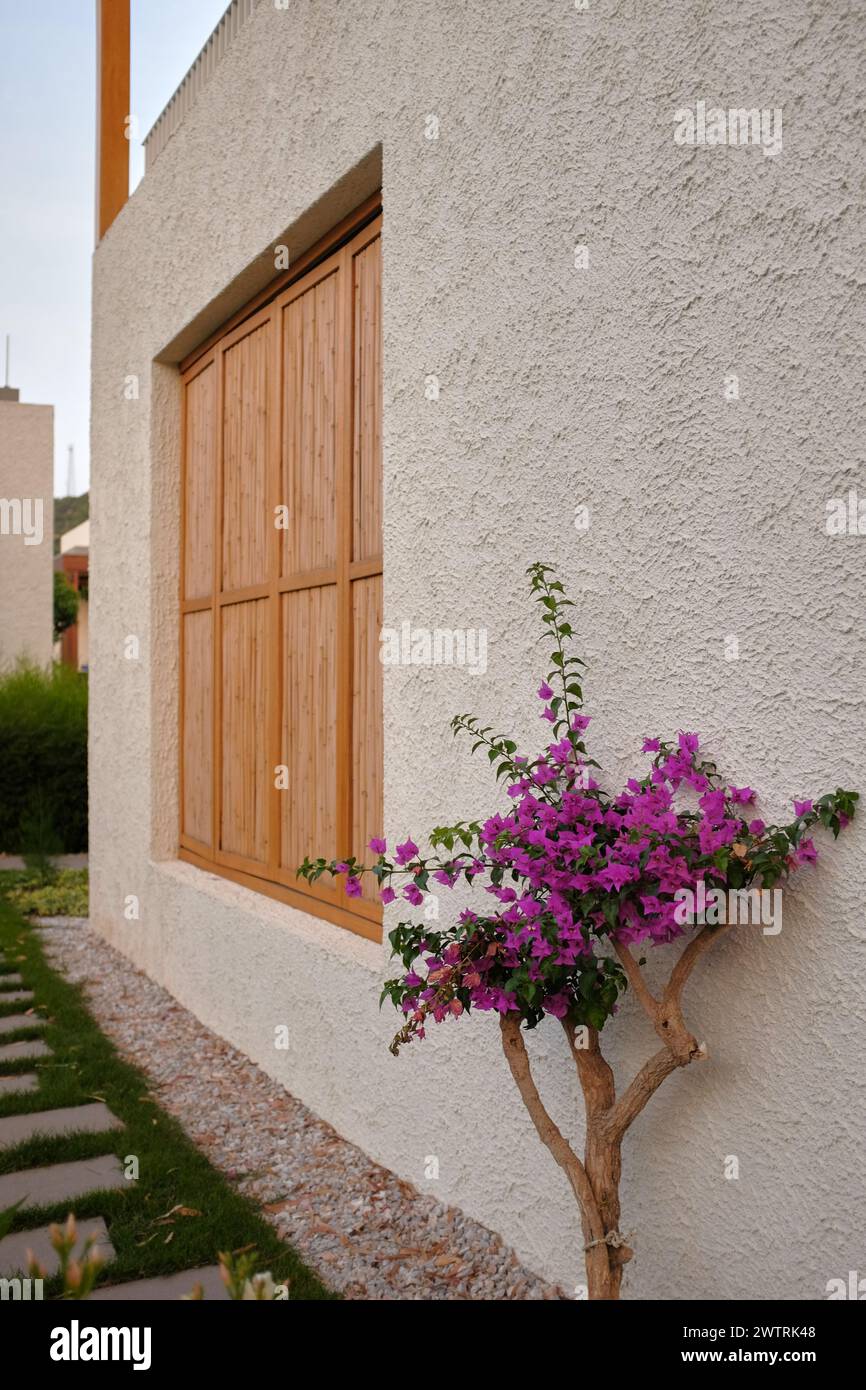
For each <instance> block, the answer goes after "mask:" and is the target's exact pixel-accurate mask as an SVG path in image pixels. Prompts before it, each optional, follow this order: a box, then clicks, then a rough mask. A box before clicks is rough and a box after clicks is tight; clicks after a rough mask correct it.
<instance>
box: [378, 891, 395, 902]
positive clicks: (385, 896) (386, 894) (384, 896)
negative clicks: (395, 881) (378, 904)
mask: <svg viewBox="0 0 866 1390" xmlns="http://www.w3.org/2000/svg"><path fill="white" fill-rule="evenodd" d="M396 896H397V894H396V893H395V892H394V889H393V888H383V889H382V891H381V893H380V894H379V897H380V898H381V900H382V902H383V903H392V902H393V901H394V899H395V898H396Z"/></svg>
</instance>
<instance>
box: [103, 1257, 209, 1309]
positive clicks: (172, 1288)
mask: <svg viewBox="0 0 866 1390" xmlns="http://www.w3.org/2000/svg"><path fill="white" fill-rule="evenodd" d="M196 1284H201V1286H202V1292H203V1293H204V1296H205V1301H206V1302H210V1301H211V1300H212V1299H216V1298H220V1299H227V1298H228V1291H227V1289H226V1286H225V1284H224V1283H223V1281H222V1279H221V1278H220V1272H219V1265H203V1266H202V1267H201V1268H200V1269H182V1270H181V1271H180V1273H179V1274H166V1275H164V1276H163V1277H162V1278H161V1279H133V1281H132V1282H131V1283H129V1284H110V1285H109V1286H108V1288H105V1289H97V1291H96V1293H92V1294H91V1295H90V1298H89V1299H87V1300H86V1302H88V1303H90V1302H101V1303H112V1302H114V1303H126V1302H130V1303H137V1302H139V1301H140V1300H147V1301H149V1302H151V1303H155V1302H169V1301H171V1302H175V1301H176V1300H177V1299H180V1298H183V1296H184V1294H188V1293H192V1291H193V1289H194V1288H195V1286H196Z"/></svg>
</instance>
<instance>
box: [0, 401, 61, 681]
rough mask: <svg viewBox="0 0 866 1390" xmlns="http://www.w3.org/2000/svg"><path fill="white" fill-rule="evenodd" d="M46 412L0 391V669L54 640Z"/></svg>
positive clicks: (50, 444)
mask: <svg viewBox="0 0 866 1390" xmlns="http://www.w3.org/2000/svg"><path fill="white" fill-rule="evenodd" d="M53 499H54V407H53V406H51V405H25V404H22V402H21V401H20V400H19V399H18V392H17V390H15V388H14V387H11V386H3V387H0V670H2V669H4V668H5V667H8V666H11V665H12V664H13V663H14V662H15V661H16V660H17V659H18V658H19V657H26V658H27V659H28V660H30V661H33V662H36V663H37V664H38V665H39V666H48V665H49V663H50V661H51V653H52V647H53V642H54V627H53V611H54V580H53V576H52V554H51V552H52V540H53V535H54V500H53Z"/></svg>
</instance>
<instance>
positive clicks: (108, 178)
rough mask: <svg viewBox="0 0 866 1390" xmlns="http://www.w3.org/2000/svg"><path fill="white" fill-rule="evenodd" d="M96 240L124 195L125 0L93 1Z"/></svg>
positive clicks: (126, 107)
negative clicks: (94, 37)
mask: <svg viewBox="0 0 866 1390" xmlns="http://www.w3.org/2000/svg"><path fill="white" fill-rule="evenodd" d="M96 73H97V76H96V239H97V241H101V240H102V238H103V237H104V236H105V233H106V232H107V231H108V228H109V227H110V226H111V224H112V222H113V221H114V219H115V217H116V216H117V214H118V213H119V212H120V209H121V208H122V207H123V205H124V203H125V202H126V200H127V198H128V197H129V140H128V138H127V130H126V122H127V118H128V116H129V0H96Z"/></svg>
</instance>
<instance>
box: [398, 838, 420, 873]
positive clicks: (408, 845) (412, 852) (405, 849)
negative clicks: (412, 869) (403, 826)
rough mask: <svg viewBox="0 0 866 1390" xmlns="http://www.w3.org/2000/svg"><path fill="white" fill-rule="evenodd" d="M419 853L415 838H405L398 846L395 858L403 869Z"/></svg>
mask: <svg viewBox="0 0 866 1390" xmlns="http://www.w3.org/2000/svg"><path fill="white" fill-rule="evenodd" d="M417 853H418V846H417V845H416V843H415V841H414V840H405V841H404V842H403V844H402V845H398V846H397V850H396V854H395V856H394V857H395V859H396V860H397V863H398V864H399V865H400V867H401V869H402V868H403V867H404V866H405V865H406V864H408V863H410V862H411V860H413V859H414V858H415V856H416V855H417Z"/></svg>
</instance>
